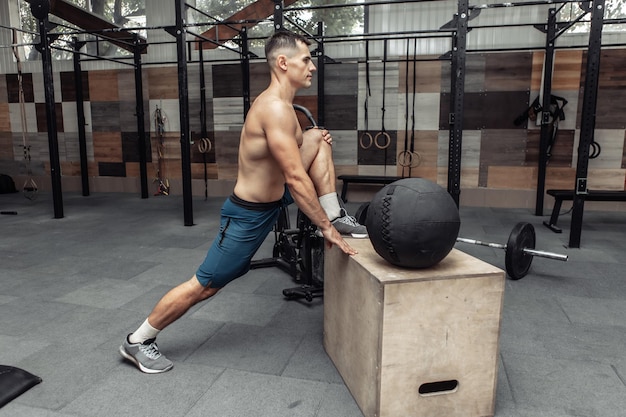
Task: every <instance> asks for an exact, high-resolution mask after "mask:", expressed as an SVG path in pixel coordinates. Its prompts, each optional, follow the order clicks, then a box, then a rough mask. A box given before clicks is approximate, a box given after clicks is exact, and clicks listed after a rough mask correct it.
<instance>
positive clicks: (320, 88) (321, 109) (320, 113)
mask: <svg viewBox="0 0 626 417" xmlns="http://www.w3.org/2000/svg"><path fill="white" fill-rule="evenodd" d="M324 59H325V55H324V22H318V23H317V124H318V125H320V126H324V123H326V121H325V120H324V119H325V117H324V114H325V112H326V110H325V105H324V100H325V97H326V93H325V91H324V78H325V72H326V71H325V69H326V66H325V64H326V63H325V62H324Z"/></svg>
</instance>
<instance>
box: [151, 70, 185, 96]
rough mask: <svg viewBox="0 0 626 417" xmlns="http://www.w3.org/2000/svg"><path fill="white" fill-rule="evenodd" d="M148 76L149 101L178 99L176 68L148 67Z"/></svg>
mask: <svg viewBox="0 0 626 417" xmlns="http://www.w3.org/2000/svg"><path fill="white" fill-rule="evenodd" d="M143 73H144V74H147V75H148V86H149V89H148V91H149V93H148V96H147V97H148V98H149V99H150V100H166V99H178V69H177V68H176V67H150V68H146V70H145V71H144V72H143Z"/></svg>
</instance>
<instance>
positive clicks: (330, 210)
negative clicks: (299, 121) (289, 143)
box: [300, 133, 367, 238]
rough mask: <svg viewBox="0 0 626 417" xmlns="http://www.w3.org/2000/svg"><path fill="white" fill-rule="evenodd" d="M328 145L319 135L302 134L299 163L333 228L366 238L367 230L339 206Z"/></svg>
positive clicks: (345, 233)
mask: <svg viewBox="0 0 626 417" xmlns="http://www.w3.org/2000/svg"><path fill="white" fill-rule="evenodd" d="M332 149H333V148H332V146H331V145H330V144H328V143H326V142H325V141H324V140H322V137H321V135H319V134H318V135H315V134H310V133H309V134H308V135H304V140H303V143H302V146H301V147H300V154H301V155H302V163H303V164H304V167H305V169H307V171H308V173H309V176H310V177H311V180H312V181H313V185H315V190H316V191H317V195H318V197H319V200H320V204H321V205H322V208H323V209H324V211H325V212H326V215H327V216H328V218H329V219H330V220H331V221H332V223H333V225H334V226H335V228H336V229H337V230H338V231H339V232H340V233H341V234H344V235H351V236H352V237H358V238H364V237H367V229H366V228H365V226H363V225H360V224H359V223H358V222H357V221H356V219H355V218H354V217H352V216H349V215H348V213H347V212H346V210H345V209H344V208H343V207H342V206H341V202H340V201H339V196H338V195H337V185H336V182H335V181H336V180H335V163H334V161H333V151H332Z"/></svg>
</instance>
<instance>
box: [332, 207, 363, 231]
mask: <svg viewBox="0 0 626 417" xmlns="http://www.w3.org/2000/svg"><path fill="white" fill-rule="evenodd" d="M332 224H333V226H335V229H337V231H338V232H339V233H341V234H342V235H350V236H352V237H354V238H357V239H364V238H366V237H367V228H366V227H365V226H363V225H362V224H359V222H357V221H356V218H355V217H353V216H350V215H349V214H348V213H347V212H346V210H345V209H344V208H342V209H341V217H337V218H336V219H335V220H333V221H332Z"/></svg>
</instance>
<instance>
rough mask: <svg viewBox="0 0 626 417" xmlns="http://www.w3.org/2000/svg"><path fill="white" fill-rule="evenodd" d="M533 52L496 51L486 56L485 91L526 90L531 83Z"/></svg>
mask: <svg viewBox="0 0 626 417" xmlns="http://www.w3.org/2000/svg"><path fill="white" fill-rule="evenodd" d="M531 75H532V54H531V53H529V52H528V53H527V52H507V53H494V54H487V55H486V56H485V91H524V90H527V89H528V87H529V85H530V79H531Z"/></svg>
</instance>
